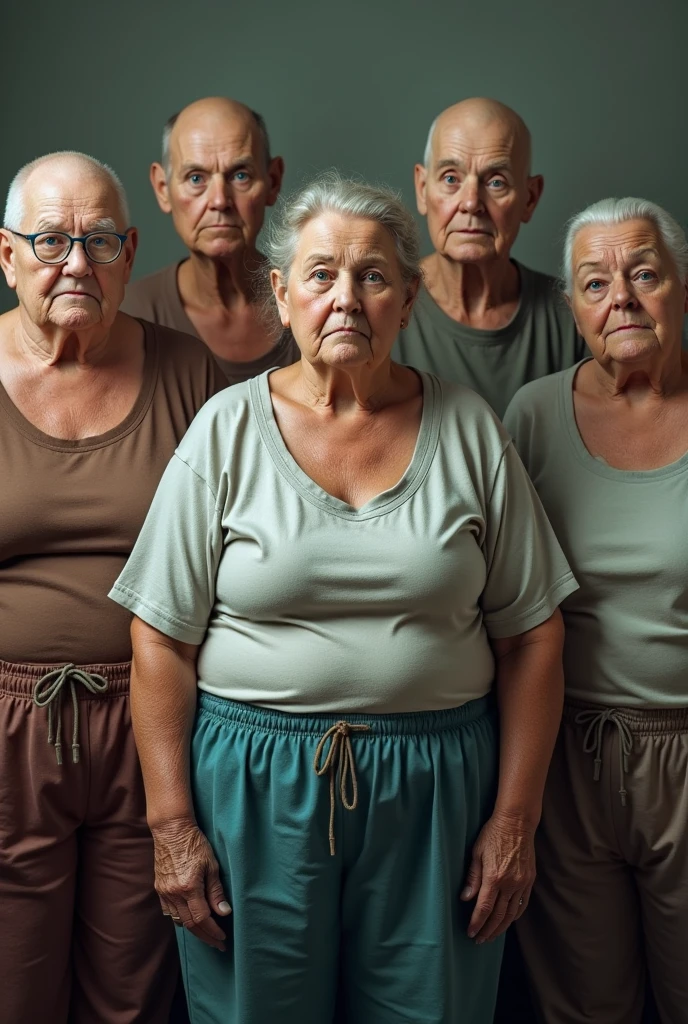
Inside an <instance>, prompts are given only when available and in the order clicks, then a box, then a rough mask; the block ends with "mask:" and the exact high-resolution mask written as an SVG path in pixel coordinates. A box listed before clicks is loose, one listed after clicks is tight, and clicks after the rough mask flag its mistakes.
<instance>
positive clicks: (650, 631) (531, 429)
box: [504, 364, 688, 708]
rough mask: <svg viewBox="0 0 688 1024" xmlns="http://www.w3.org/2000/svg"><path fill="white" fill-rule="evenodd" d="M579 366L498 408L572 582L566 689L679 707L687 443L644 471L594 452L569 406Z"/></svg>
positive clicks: (685, 647) (686, 698) (686, 637)
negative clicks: (672, 458) (618, 465)
mask: <svg viewBox="0 0 688 1024" xmlns="http://www.w3.org/2000/svg"><path fill="white" fill-rule="evenodd" d="M579 365H580V364H579ZM577 371H578V366H574V367H572V368H571V369H569V370H565V371H563V372H561V373H555V374H552V376H551V377H543V378H542V380H538V381H533V382H532V383H531V384H528V385H526V387H524V388H522V389H521V390H520V391H519V392H518V394H517V395H516V396H515V398H514V399H513V401H512V402H511V405H510V406H509V408H508V409H507V412H506V416H505V417H504V423H505V425H506V427H507V429H508V430H509V431H510V433H511V434H512V436H513V437H514V440H515V442H516V447H517V448H518V451H519V453H520V455H521V458H522V459H523V461H524V463H525V465H526V468H527V469H528V471H529V473H530V475H531V478H532V480H533V483H534V484H535V487H536V489H537V492H538V494H539V495H540V498H541V499H542V503H543V505H544V506H545V509H546V511H547V514H548V516H549V518H550V521H551V523H552V526H553V527H554V529H555V531H556V534H557V537H558V538H559V540H560V541H561V546H562V547H563V549H564V551H565V552H566V557H567V558H568V560H569V562H570V564H571V566H572V567H573V571H574V572H575V574H576V578H577V579H578V582H579V584H580V589H579V590H577V591H576V592H575V593H572V594H569V595H568V596H567V597H566V599H565V601H564V603H563V604H562V609H561V610H562V613H563V616H564V622H565V624H566V641H565V645H564V674H565V678H566V692H567V694H568V695H569V696H570V697H574V698H576V699H578V700H584V701H590V702H592V703H598V704H606V705H611V706H617V707H638V708H642V707H686V706H688V532H687V531H686V511H687V510H688V452H687V453H686V454H685V455H683V456H682V457H681V458H680V459H679V460H678V461H677V462H673V463H671V464H670V465H668V466H663V467H662V468H661V469H653V470H648V471H646V472H636V471H630V470H624V469H615V468H614V467H613V466H610V465H608V464H607V463H606V462H604V461H603V460H602V459H599V458H595V457H594V456H592V455H591V454H590V452H589V451H588V450H587V448H586V447H585V445H584V444H583V440H582V438H581V436H580V433H579V431H578V427H577V425H576V418H575V415H574V407H573V381H574V377H575V375H576V372H577Z"/></svg>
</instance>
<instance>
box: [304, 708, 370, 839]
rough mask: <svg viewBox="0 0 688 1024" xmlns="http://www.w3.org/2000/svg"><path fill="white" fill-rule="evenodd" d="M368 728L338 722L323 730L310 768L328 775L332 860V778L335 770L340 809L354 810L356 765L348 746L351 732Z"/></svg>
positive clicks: (333, 790)
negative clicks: (349, 790)
mask: <svg viewBox="0 0 688 1024" xmlns="http://www.w3.org/2000/svg"><path fill="white" fill-rule="evenodd" d="M369 729H370V726H369V725H351V723H350V722H344V721H339V722H335V724H334V725H333V726H332V727H331V728H330V729H328V730H327V732H326V733H325V734H324V735H323V736H322V737H321V739H320V742H319V743H318V746H317V748H316V751H315V758H314V759H313V768H314V770H315V774H316V775H325V773H326V772H329V775H330V831H329V838H330V856H331V857H334V853H335V846H334V808H335V776H336V774H337V769H339V797H340V799H341V801H342V805H343V807H344V808H345V809H346V810H347V811H355V810H356V808H357V807H358V780H357V779H356V764H355V762H354V752H353V748H352V746H351V733H352V732H367V731H368V730H369ZM328 740H329V741H330V746H329V749H328V751H327V756H326V757H325V760H324V761H323V762H322V764H320V761H321V759H322V754H323V750H324V749H325V744H326V743H327V741H328ZM349 778H351V799H349V796H348V793H347V788H348V781H349Z"/></svg>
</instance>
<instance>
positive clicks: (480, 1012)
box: [177, 694, 502, 1024]
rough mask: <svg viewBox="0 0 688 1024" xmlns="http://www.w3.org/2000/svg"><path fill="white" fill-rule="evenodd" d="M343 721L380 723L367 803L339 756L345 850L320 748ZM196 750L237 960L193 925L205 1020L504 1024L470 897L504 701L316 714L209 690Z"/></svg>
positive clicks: (225, 922) (363, 785) (197, 787)
mask: <svg viewBox="0 0 688 1024" xmlns="http://www.w3.org/2000/svg"><path fill="white" fill-rule="evenodd" d="M340 719H345V720H346V722H348V723H350V724H351V725H352V726H355V725H361V724H365V725H367V726H369V729H368V731H353V732H352V733H351V735H350V742H351V752H352V754H353V762H354V770H355V775H356V778H357V783H358V793H357V796H358V805H357V807H356V809H355V810H347V809H346V808H345V807H344V805H343V802H342V799H341V795H340V790H339V783H340V775H341V768H342V765H341V763H340V764H339V769H340V771H339V773H338V775H337V779H336V786H335V788H334V798H333V799H334V804H333V806H334V820H333V831H334V842H335V853H334V855H332V854H331V843H330V812H331V806H332V804H331V791H330V780H329V775H328V773H325V774H324V775H322V776H318V775H317V774H316V772H315V770H314V758H315V755H316V750H317V747H318V742H319V740H320V739H321V738H322V737H323V735H324V733H325V732H326V731H327V730H328V729H329V728H330V727H331V726H333V725H335V723H336V722H337V721H338V720H340ZM342 739H343V737H341V736H340V737H339V738H337V737H330V738H329V739H328V740H327V742H326V744H325V749H324V751H323V759H324V757H325V756H326V754H327V750H328V749H329V745H330V743H332V742H335V743H338V742H339V741H341V740H342ZM345 751H346V744H345V742H344V743H342V745H341V747H340V748H339V751H335V754H336V756H335V758H334V761H333V765H334V766H335V767H336V765H337V764H338V756H339V754H341V756H342V757H344V756H345ZM191 760H192V786H193V796H194V802H195V808H196V814H197V818H198V822H199V825H200V827H201V829H202V830H203V831H204V832H205V834H206V835H207V837H208V839H209V840H210V843H211V845H212V847H213V850H214V852H215V856H216V857H217V859H218V861H219V864H220V871H221V877H222V881H223V884H224V886H225V893H226V895H227V898H228V899H229V901H230V903H231V905H232V909H233V914H232V915H231V916H230V917H229V918H223V919H222V920H221V922H220V923H221V925H222V927H223V928H224V929H225V931H226V932H227V950H226V952H224V953H221V952H219V951H217V950H214V949H211V948H210V947H209V946H206V945H205V944H204V943H202V942H201V941H200V940H199V939H197V938H195V936H193V935H191V934H190V933H188V932H186V931H185V930H184V929H177V932H178V938H179V943H180V952H181V960H182V970H183V974H184V983H185V986H186V992H187V997H188V1001H189V1010H190V1016H191V1021H192V1024H490V1022H491V1021H492V1017H493V1014H494V1007H495V1000H496V994H497V981H498V975H499V968H500V962H501V956H502V941H501V940H500V939H497V940H495V941H494V942H492V943H485V944H483V945H481V946H477V945H476V944H475V942H474V941H472V940H470V939H469V938H468V936H467V934H466V930H467V927H468V922H469V919H470V915H471V912H472V907H473V904H472V903H471V904H465V903H462V902H460V900H459V893H460V892H461V889H462V887H463V885H464V884H465V880H466V872H467V870H468V866H469V864H470V855H471V849H472V845H473V843H474V841H475V839H476V837H477V835H478V832H479V831H480V828H481V826H482V825H483V824H484V822H485V821H486V820H487V818H488V817H489V815H490V813H491V811H492V807H493V804H494V798H495V792H496V782H497V730H496V723H495V715H494V712H493V710H492V706H491V703H490V701H489V699H488V698H483V699H481V700H476V701H471V702H470V703H469V704H466V705H464V706H463V707H460V708H453V709H451V710H449V711H437V712H423V713H413V714H399V715H346V716H344V715H341V716H339V715H309V716H307V717H302V716H300V715H293V714H288V713H282V712H277V711H269V710H265V709H262V708H256V707H253V706H250V705H246V704H237V703H234V702H233V701H229V700H223V699H221V698H217V697H212V696H209V695H207V694H201V696H200V699H199V708H198V713H197V717H196V723H195V726H194V735H193V740H192V757H191ZM351 781H352V780H351V776H349V779H348V790H349V796H348V800H349V801H351V797H352V788H351Z"/></svg>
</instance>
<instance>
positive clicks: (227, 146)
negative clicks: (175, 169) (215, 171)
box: [171, 125, 258, 163]
mask: <svg viewBox="0 0 688 1024" xmlns="http://www.w3.org/2000/svg"><path fill="white" fill-rule="evenodd" d="M257 148H258V142H257V140H256V139H255V137H254V133H253V132H252V131H251V129H250V128H249V126H248V125H237V126H235V127H231V128H230V127H228V126H225V127H224V129H222V130H220V131H218V130H215V131H210V130H208V129H207V128H203V127H200V126H199V127H196V128H193V129H188V130H187V131H185V132H180V133H179V135H178V136H177V137H176V138H174V137H173V142H172V146H171V151H172V157H173V159H174V158H176V160H175V162H177V163H188V162H189V161H192V160H198V161H199V162H202V161H204V160H205V161H214V160H217V159H224V160H227V161H231V160H236V159H237V157H241V156H247V155H249V154H250V155H251V156H253V157H254V158H255V157H256V156H257Z"/></svg>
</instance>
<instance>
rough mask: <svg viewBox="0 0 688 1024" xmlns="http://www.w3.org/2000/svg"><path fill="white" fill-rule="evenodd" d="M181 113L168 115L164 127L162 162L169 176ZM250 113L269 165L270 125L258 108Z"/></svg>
mask: <svg viewBox="0 0 688 1024" xmlns="http://www.w3.org/2000/svg"><path fill="white" fill-rule="evenodd" d="M180 114H181V110H178V111H177V113H176V114H172V116H171V117H168V118H167V120H166V121H165V124H164V126H163V129H162V159H161V161H160V162H161V163H162V166H163V168H164V170H165V174H166V175H167V176H169V173H170V137H171V135H172V129H173V128H174V126H175V125H176V123H177V121H178V120H179V115H180ZM249 114H250V115H251V117H252V118H253V121H254V123H255V125H256V128H257V129H258V135H259V137H260V142H261V147H262V150H263V156H264V157H265V166H266V167H267V165H268V164H269V163H270V160H271V159H272V157H271V156H270V137H269V135H268V126H267V125H266V123H265V118H264V117H263V116H262V114H259V113H258V112H257V111H256V110H250V109H249Z"/></svg>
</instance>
